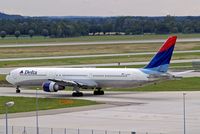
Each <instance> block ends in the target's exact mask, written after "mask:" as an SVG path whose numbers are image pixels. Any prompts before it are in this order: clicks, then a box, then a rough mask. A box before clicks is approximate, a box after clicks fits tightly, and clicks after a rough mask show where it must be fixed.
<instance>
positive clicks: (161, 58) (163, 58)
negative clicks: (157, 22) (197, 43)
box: [145, 36, 177, 72]
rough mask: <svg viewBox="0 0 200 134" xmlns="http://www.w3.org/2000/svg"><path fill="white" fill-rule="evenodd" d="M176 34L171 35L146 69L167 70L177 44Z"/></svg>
mask: <svg viewBox="0 0 200 134" xmlns="http://www.w3.org/2000/svg"><path fill="white" fill-rule="evenodd" d="M176 39H177V37H176V36H172V37H169V38H168V40H167V41H166V42H165V43H164V44H163V46H162V47H161V48H160V50H159V51H158V53H157V54H156V55H155V56H154V57H153V59H152V60H151V61H150V63H149V64H148V65H147V66H146V67H145V69H150V70H153V71H158V72H167V70H168V67H169V64H170V60H171V57H172V54H173V51H174V47H175V44H176Z"/></svg>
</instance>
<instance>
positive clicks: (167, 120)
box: [0, 88, 200, 134]
mask: <svg viewBox="0 0 200 134" xmlns="http://www.w3.org/2000/svg"><path fill="white" fill-rule="evenodd" d="M14 92H15V89H14V88H0V93H1V95H2V96H6V95H9V96H29V97H31V96H35V91H34V90H22V93H21V94H15V93H14ZM70 93H71V92H64V91H61V92H58V93H52V94H50V93H44V92H42V91H40V92H39V94H40V97H58V98H63V97H64V98H68V97H69V98H71V97H70V95H69V94H70ZM186 93H187V95H186V130H187V133H189V134H199V132H200V108H199V106H200V99H199V98H200V92H186ZM182 98H183V92H108V93H106V95H104V96H92V95H91V92H87V93H86V95H85V96H84V97H82V98H81V99H88V100H95V101H101V102H105V103H107V104H109V105H112V106H111V107H106V108H101V109H95V108H94V109H93V110H91V109H88V110H87V109H86V110H85V111H77V112H74V111H73V112H68V113H57V114H54V115H52V114H51V115H48V112H47V115H42V116H39V124H40V127H54V128H75V129H76V128H80V129H96V130H127V131H131V130H136V132H144V133H145V132H148V133H166V134H180V133H183V99H182ZM9 123H10V125H14V126H15V125H18V126H28V127H34V126H35V117H18V118H11V119H9ZM3 124H4V120H3V119H1V120H0V125H3Z"/></svg>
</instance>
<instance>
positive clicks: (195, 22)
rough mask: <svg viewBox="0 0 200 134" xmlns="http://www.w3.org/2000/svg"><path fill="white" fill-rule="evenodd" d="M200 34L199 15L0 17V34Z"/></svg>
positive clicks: (53, 36)
mask: <svg viewBox="0 0 200 134" xmlns="http://www.w3.org/2000/svg"><path fill="white" fill-rule="evenodd" d="M120 33H124V34H126V35H136V34H146V33H148V34H169V33H200V17H174V16H170V15H168V16H165V17H80V18H79V17H77V18H53V17H52V18H51V17H27V18H20V19H0V35H1V37H2V38H4V37H6V36H7V35H15V37H16V38H18V37H20V36H21V35H29V36H30V37H33V36H35V35H37V36H44V37H47V36H49V37H52V38H61V37H75V36H85V35H89V34H90V35H96V34H108V35H109V34H120Z"/></svg>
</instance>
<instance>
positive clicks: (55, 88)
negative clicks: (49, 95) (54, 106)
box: [42, 81, 65, 92]
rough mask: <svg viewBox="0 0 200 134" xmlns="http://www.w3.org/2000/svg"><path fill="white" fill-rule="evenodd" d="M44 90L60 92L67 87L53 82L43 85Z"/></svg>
mask: <svg viewBox="0 0 200 134" xmlns="http://www.w3.org/2000/svg"><path fill="white" fill-rule="evenodd" d="M42 87H43V90H44V91H45V92H57V91H58V90H64V89H65V87H64V86H61V85H58V84H57V83H56V82H53V81H46V82H44V83H43V84H42Z"/></svg>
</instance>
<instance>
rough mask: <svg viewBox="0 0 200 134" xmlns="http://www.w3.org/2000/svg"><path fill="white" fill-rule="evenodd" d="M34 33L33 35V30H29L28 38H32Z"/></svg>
mask: <svg viewBox="0 0 200 134" xmlns="http://www.w3.org/2000/svg"><path fill="white" fill-rule="evenodd" d="M34 33H35V32H34V30H29V31H28V34H29V36H30V37H31V38H32V37H33V35H34Z"/></svg>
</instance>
